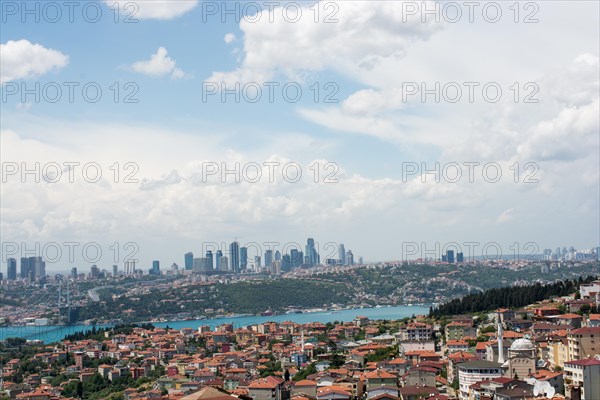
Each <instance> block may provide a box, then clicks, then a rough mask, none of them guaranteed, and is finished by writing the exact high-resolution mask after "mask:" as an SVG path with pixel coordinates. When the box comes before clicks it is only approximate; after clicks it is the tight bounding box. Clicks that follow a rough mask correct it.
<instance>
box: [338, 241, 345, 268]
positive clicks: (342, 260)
mask: <svg viewBox="0 0 600 400" xmlns="http://www.w3.org/2000/svg"><path fill="white" fill-rule="evenodd" d="M338 254H339V259H340V264H341V265H346V248H345V247H344V244H343V243H340V245H339V247H338Z"/></svg>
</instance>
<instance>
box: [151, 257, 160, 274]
mask: <svg viewBox="0 0 600 400" xmlns="http://www.w3.org/2000/svg"><path fill="white" fill-rule="evenodd" d="M152 275H160V261H158V260H154V261H152Z"/></svg>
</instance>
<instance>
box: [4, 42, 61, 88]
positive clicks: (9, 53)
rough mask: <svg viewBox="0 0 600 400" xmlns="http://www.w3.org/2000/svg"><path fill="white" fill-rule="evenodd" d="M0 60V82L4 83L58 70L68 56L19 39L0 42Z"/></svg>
mask: <svg viewBox="0 0 600 400" xmlns="http://www.w3.org/2000/svg"><path fill="white" fill-rule="evenodd" d="M0 60H1V61H0V67H1V68H0V69H1V73H0V82H1V83H6V82H8V81H12V80H15V79H31V78H37V77H39V76H41V75H44V74H46V73H48V72H50V71H53V70H54V71H57V70H60V69H62V68H64V67H65V66H66V65H67V64H68V63H69V56H67V55H65V54H63V53H61V52H60V51H58V50H53V49H47V48H45V47H44V46H42V45H40V44H37V43H36V44H33V43H31V42H30V41H29V40H26V39H21V40H16V41H15V40H9V41H8V42H6V43H5V44H4V43H3V44H0Z"/></svg>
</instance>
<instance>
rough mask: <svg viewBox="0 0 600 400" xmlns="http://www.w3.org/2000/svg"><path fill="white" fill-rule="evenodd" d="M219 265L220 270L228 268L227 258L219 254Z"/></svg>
mask: <svg viewBox="0 0 600 400" xmlns="http://www.w3.org/2000/svg"><path fill="white" fill-rule="evenodd" d="M219 267H220V268H221V269H220V271H227V270H229V260H228V259H227V257H226V256H221V258H220V261H219Z"/></svg>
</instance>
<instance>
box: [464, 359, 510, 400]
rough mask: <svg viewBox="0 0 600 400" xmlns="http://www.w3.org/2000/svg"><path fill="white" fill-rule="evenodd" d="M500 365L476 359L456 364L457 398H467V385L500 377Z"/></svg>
mask: <svg viewBox="0 0 600 400" xmlns="http://www.w3.org/2000/svg"><path fill="white" fill-rule="evenodd" d="M501 376H502V367H501V365H500V364H499V363H495V362H492V361H486V360H478V361H471V362H466V363H462V364H460V365H459V366H458V384H459V398H460V399H461V400H467V399H468V398H469V386H471V385H472V384H474V383H477V382H479V381H484V380H490V379H494V378H500V377H501Z"/></svg>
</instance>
